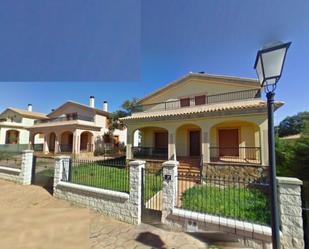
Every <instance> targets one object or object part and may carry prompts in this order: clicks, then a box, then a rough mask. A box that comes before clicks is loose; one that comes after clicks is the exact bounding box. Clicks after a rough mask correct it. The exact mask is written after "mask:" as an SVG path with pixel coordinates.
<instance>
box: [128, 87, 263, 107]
mask: <svg viewBox="0 0 309 249" xmlns="http://www.w3.org/2000/svg"><path fill="white" fill-rule="evenodd" d="M256 98H261V90H260V89H251V90H244V91H237V92H229V93H222V94H215V95H208V96H207V95H205V96H198V97H193V98H188V99H185V101H184V99H182V100H181V99H177V100H171V101H166V102H159V103H154V104H147V105H137V106H135V107H134V108H133V110H132V112H133V113H134V112H146V111H162V110H173V109H179V108H184V107H190V106H203V105H209V104H215V103H223V102H230V101H237V100H250V99H256Z"/></svg>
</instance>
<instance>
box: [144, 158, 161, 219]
mask: <svg viewBox="0 0 309 249" xmlns="http://www.w3.org/2000/svg"><path fill="white" fill-rule="evenodd" d="M142 179H143V181H142V220H143V222H146V223H149V222H150V223H152V222H156V221H160V220H161V211H162V196H163V193H162V186H163V177H162V167H161V164H160V166H156V165H151V164H149V163H146V165H145V168H143V169H142Z"/></svg>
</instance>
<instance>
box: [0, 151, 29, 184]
mask: <svg viewBox="0 0 309 249" xmlns="http://www.w3.org/2000/svg"><path fill="white" fill-rule="evenodd" d="M32 167H33V151H32V150H24V151H23V152H22V162H21V168H20V169H15V168H10V167H3V166H1V167H0V178H1V179H4V180H9V181H13V182H16V183H20V184H23V185H30V184H31V177H32Z"/></svg>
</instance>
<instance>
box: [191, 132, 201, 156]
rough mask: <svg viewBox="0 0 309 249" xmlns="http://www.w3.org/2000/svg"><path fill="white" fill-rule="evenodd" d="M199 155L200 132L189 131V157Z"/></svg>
mask: <svg viewBox="0 0 309 249" xmlns="http://www.w3.org/2000/svg"><path fill="white" fill-rule="evenodd" d="M200 155H201V132H200V131H190V156H200Z"/></svg>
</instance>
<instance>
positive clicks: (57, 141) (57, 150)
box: [54, 132, 60, 154]
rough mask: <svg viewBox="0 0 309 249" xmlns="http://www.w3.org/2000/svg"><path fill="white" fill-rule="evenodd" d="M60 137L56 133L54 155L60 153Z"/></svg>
mask: <svg viewBox="0 0 309 249" xmlns="http://www.w3.org/2000/svg"><path fill="white" fill-rule="evenodd" d="M59 137H60V134H59V133H57V132H55V148H54V154H56V153H58V152H59Z"/></svg>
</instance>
